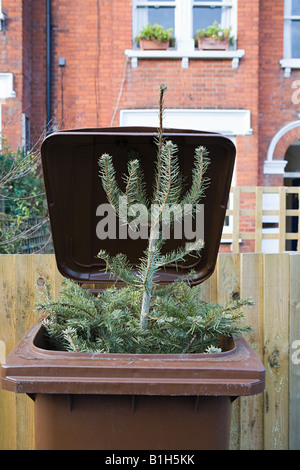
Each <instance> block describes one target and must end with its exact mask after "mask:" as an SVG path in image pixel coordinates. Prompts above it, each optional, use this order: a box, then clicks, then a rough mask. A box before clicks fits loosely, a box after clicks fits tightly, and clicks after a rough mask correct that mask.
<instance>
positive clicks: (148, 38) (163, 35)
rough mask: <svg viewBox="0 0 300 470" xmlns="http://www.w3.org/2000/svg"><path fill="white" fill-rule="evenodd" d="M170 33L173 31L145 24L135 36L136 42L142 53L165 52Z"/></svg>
mask: <svg viewBox="0 0 300 470" xmlns="http://www.w3.org/2000/svg"><path fill="white" fill-rule="evenodd" d="M172 31H173V29H166V28H165V27H164V26H161V25H159V24H154V25H151V24H150V23H147V25H146V26H145V27H144V28H143V29H142V30H141V31H140V32H139V34H138V35H137V37H136V41H137V42H138V43H139V45H140V49H141V50H142V51H147V50H167V49H169V47H170V40H171V36H172Z"/></svg>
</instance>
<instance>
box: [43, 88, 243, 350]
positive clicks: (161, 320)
mask: <svg viewBox="0 0 300 470" xmlns="http://www.w3.org/2000/svg"><path fill="white" fill-rule="evenodd" d="M165 91H166V86H165V85H164V84H163V85H161V87H160V126H159V129H158V136H157V160H156V174H155V181H154V185H153V194H152V197H151V198H149V200H148V198H147V195H146V192H145V184H144V182H143V175H142V170H141V168H140V164H139V160H138V158H137V155H132V159H131V160H130V161H129V163H128V168H127V169H128V174H126V175H123V181H124V183H125V189H124V190H122V189H121V188H120V187H119V185H118V182H117V178H116V171H115V167H114V164H113V159H112V157H111V156H110V155H108V154H104V155H102V156H101V157H100V159H99V167H100V178H101V182H102V185H103V188H104V190H105V192H106V195H107V199H108V202H109V203H110V204H111V205H112V206H113V208H114V209H115V211H116V213H117V214H118V215H119V216H121V210H120V198H121V199H125V200H126V202H127V203H128V205H129V206H130V205H131V204H135V203H139V204H141V203H144V204H147V205H146V211H147V217H146V219H147V220H146V223H147V224H148V225H149V226H150V235H149V239H148V246H147V248H146V250H145V252H144V254H143V257H142V259H141V260H140V264H139V266H137V267H136V269H135V270H134V271H133V270H132V268H131V266H130V264H129V262H128V260H127V258H126V255H125V254H122V253H119V254H118V255H117V256H114V257H112V256H110V254H109V253H107V252H105V251H104V250H101V251H100V252H99V254H98V257H99V258H101V259H103V260H104V261H105V263H106V270H107V271H109V272H110V273H112V276H113V277H114V278H115V279H116V280H121V281H122V282H123V283H125V287H122V288H118V287H117V286H114V287H112V288H109V289H106V290H104V291H103V292H102V293H100V294H99V295H93V294H92V293H90V292H89V291H87V290H84V289H82V288H81V287H80V286H78V285H77V284H76V283H74V282H72V281H68V280H66V281H65V283H64V288H63V290H62V292H61V295H60V298H59V300H58V301H54V300H53V299H52V298H51V296H50V291H49V289H48V291H47V295H46V299H45V300H44V301H43V302H41V303H40V304H39V309H40V310H41V311H42V312H43V314H44V315H45V316H46V318H45V319H44V325H45V328H46V330H47V332H48V335H49V339H50V342H51V344H52V346H53V347H55V348H57V349H63V350H70V351H78V352H79V351H80V352H87V351H91V352H107V353H108V352H110V353H145V354H150V353H152V354H157V353H200V352H216V351H219V347H220V336H221V335H224V336H231V335H232V334H235V333H236V334H240V333H242V332H244V333H247V332H249V331H250V328H249V327H248V326H246V325H243V324H242V322H241V320H242V318H243V313H242V311H241V310H240V309H241V308H242V307H243V306H245V305H249V304H250V302H249V301H248V300H245V301H240V300H239V301H237V302H234V303H231V304H229V305H227V306H225V307H222V306H220V305H215V304H212V303H206V302H203V301H202V300H201V295H200V287H199V286H194V287H191V286H190V284H189V281H190V280H191V279H192V277H193V273H189V274H188V275H187V276H186V278H179V280H178V281H175V282H173V283H172V284H170V285H168V286H165V287H162V286H160V285H159V284H158V283H157V282H156V280H155V278H156V274H157V272H158V270H161V269H162V268H164V267H165V266H166V265H168V264H170V263H174V264H176V262H178V261H179V260H183V259H184V258H185V257H186V256H187V255H189V254H191V253H193V255H195V256H199V255H200V252H201V249H202V248H203V244H204V242H203V240H196V241H195V243H194V244H189V245H188V246H185V247H184V248H181V247H179V248H178V249H176V250H174V251H171V252H168V253H165V254H162V246H163V245H164V242H165V240H164V239H163V236H162V231H161V225H162V223H163V222H164V217H165V215H164V210H163V209H164V208H165V207H166V206H167V205H169V206H173V205H175V204H178V206H179V208H180V209H181V210H179V211H178V214H173V222H174V220H177V219H180V217H182V216H183V214H184V211H183V210H182V209H183V208H184V206H185V205H186V204H189V205H190V206H191V208H192V209H191V211H193V210H194V209H195V207H196V204H197V203H199V202H200V201H201V200H202V198H203V197H204V195H205V189H206V188H207V185H208V183H209V180H208V178H207V177H206V176H205V173H206V171H207V168H208V165H209V159H208V152H207V150H206V149H205V148H204V147H202V146H201V147H198V148H197V149H196V150H195V159H194V168H193V172H192V182H191V186H190V188H189V189H186V188H184V187H183V184H182V181H183V176H182V175H181V173H180V167H179V160H178V154H177V147H176V145H175V144H174V143H173V142H171V141H165V139H164V135H163V122H162V121H163V119H162V116H163V101H164V92H165ZM153 205H156V212H155V213H154V220H153V218H152V216H153V212H152V208H153ZM132 217H134V216H132ZM131 220H132V219H131V218H130V216H129V220H128V221H127V223H130V222H131Z"/></svg>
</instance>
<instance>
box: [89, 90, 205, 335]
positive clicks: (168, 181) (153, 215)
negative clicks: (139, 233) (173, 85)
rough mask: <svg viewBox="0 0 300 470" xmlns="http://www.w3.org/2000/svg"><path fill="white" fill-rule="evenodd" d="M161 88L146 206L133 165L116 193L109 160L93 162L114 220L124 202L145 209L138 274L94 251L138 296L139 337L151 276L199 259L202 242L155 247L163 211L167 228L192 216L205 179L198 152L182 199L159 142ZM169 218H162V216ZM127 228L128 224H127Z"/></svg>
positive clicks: (167, 152) (177, 176)
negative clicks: (146, 229) (152, 175)
mask: <svg viewBox="0 0 300 470" xmlns="http://www.w3.org/2000/svg"><path fill="white" fill-rule="evenodd" d="M166 89H167V87H166V85H164V84H162V85H161V86H160V99H159V122H160V125H159V130H158V139H157V147H158V149H157V162H156V177H155V182H154V192H153V196H152V198H151V200H150V201H149V202H148V204H147V196H146V194H145V190H144V187H145V183H144V181H143V175H142V171H141V168H140V163H139V160H138V159H134V160H130V161H129V163H128V175H126V176H125V181H126V189H125V192H123V191H121V189H120V188H119V187H118V184H117V181H116V176H115V169H114V166H113V159H112V157H111V156H110V155H108V154H105V155H102V157H101V158H100V160H99V165H100V168H101V172H100V176H101V180H102V184H103V187H104V190H105V192H106V195H107V198H108V201H109V203H110V204H111V205H112V206H113V208H114V209H115V211H116V213H117V214H118V215H119V216H120V212H121V211H120V201H122V200H124V199H125V200H126V202H127V204H128V206H129V207H130V206H131V205H133V204H143V205H144V206H145V205H146V204H147V216H146V217H145V219H146V220H145V221H144V223H146V224H149V225H150V235H149V239H148V246H147V249H146V251H145V253H144V258H143V259H142V260H141V264H140V266H139V269H138V274H137V275H133V274H132V273H131V270H130V267H129V266H128V264H127V261H126V258H125V257H124V256H123V257H118V259H117V263H116V262H114V261H113V259H112V258H111V257H110V256H109V254H108V253H105V252H104V251H100V253H99V255H98V256H99V257H100V258H103V259H104V260H105V262H106V264H107V266H108V267H109V269H110V270H111V271H112V272H113V274H115V276H116V277H117V278H119V279H121V280H122V281H125V282H126V283H129V284H132V285H133V286H134V287H136V288H141V289H142V291H143V301H142V308H141V316H140V327H141V330H142V331H145V330H146V329H147V322H148V315H149V309H150V302H151V297H152V295H153V290H154V287H155V275H156V273H157V272H158V271H159V270H160V269H162V268H163V267H164V266H166V265H168V264H171V263H176V262H178V261H182V260H183V259H184V258H185V257H186V256H187V255H188V254H191V253H195V254H199V253H200V251H201V249H202V248H203V245H204V241H203V240H196V241H195V242H194V243H192V244H189V245H187V244H186V246H185V247H184V248H182V247H181V248H179V249H178V250H175V251H172V252H169V253H167V254H164V255H162V254H161V247H162V245H163V244H164V240H163V234H162V226H163V224H165V223H166V221H165V220H164V213H165V212H164V209H165V208H166V207H167V206H169V207H170V206H172V207H175V208H176V209H175V212H172V218H171V219H170V220H168V222H167V223H169V224H170V225H171V224H173V223H174V222H176V221H177V222H178V221H179V219H180V218H182V217H183V216H184V214H186V212H187V207H188V208H189V210H190V211H191V212H194V211H195V210H196V207H197V204H198V203H199V202H200V200H201V199H202V198H203V196H204V192H205V188H206V187H207V184H208V178H206V177H205V173H206V170H207V167H208V165H209V159H208V157H207V155H208V152H207V150H206V149H205V148H204V147H202V146H201V147H198V148H196V150H195V162H194V170H193V177H192V184H191V188H190V189H189V190H188V191H187V192H186V193H185V194H183V188H182V180H183V177H182V174H181V172H180V168H179V163H178V155H177V146H176V145H175V144H174V143H173V142H172V141H171V140H168V141H165V139H164V136H163V113H164V93H165V91H166ZM169 214H170V212H168V215H169ZM128 222H129V223H130V219H129V220H128Z"/></svg>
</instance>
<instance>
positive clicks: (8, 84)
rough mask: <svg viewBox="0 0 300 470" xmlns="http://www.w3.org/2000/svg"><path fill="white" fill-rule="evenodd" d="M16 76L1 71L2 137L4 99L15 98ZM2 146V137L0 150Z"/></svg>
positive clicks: (0, 116) (0, 121) (0, 120)
mask: <svg viewBox="0 0 300 470" xmlns="http://www.w3.org/2000/svg"><path fill="white" fill-rule="evenodd" d="M15 97H16V92H15V91H14V76H13V74H12V73H0V137H2V109H1V106H2V101H3V102H4V100H6V99H7V98H15ZM1 148H2V138H0V150H1Z"/></svg>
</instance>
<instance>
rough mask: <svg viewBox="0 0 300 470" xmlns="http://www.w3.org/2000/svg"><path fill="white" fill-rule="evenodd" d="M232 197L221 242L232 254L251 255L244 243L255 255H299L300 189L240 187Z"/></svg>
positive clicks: (233, 189) (233, 188)
mask: <svg viewBox="0 0 300 470" xmlns="http://www.w3.org/2000/svg"><path fill="white" fill-rule="evenodd" d="M231 195H232V196H231V197H230V203H229V207H228V210H227V211H226V216H227V217H226V223H225V227H224V230H223V234H222V242H223V243H226V242H230V243H231V250H232V252H233V253H239V252H240V251H241V252H242V251H250V250H249V249H246V250H244V249H243V247H244V246H243V242H244V245H245V242H246V244H247V243H248V245H249V244H251V243H252V245H250V246H251V251H254V252H256V253H260V252H262V251H263V252H268V253H270V252H272V253H277V252H278V253H282V252H284V251H285V250H289V251H292V250H293V251H300V243H299V240H300V203H299V201H300V187H286V186H278V187H277V186H276V187H273V186H237V187H232V188H231ZM267 241H268V246H267V245H266V242H267Z"/></svg>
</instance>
